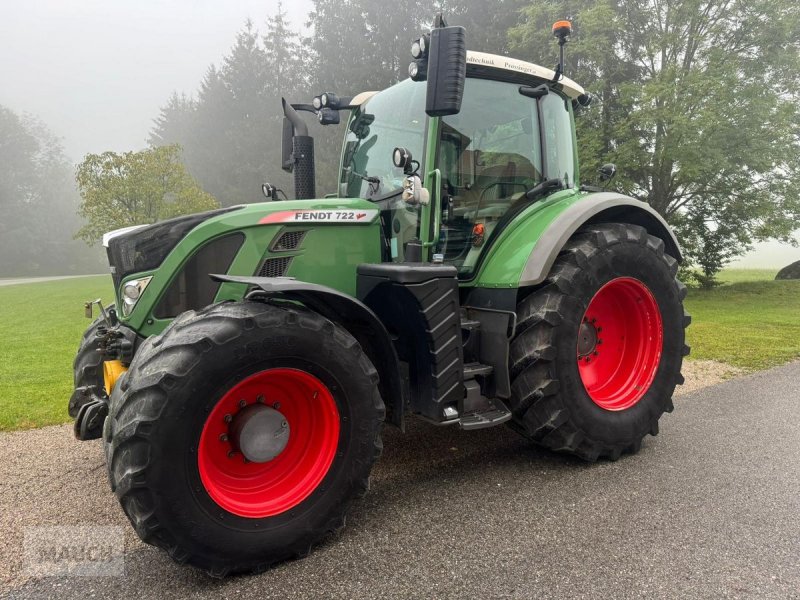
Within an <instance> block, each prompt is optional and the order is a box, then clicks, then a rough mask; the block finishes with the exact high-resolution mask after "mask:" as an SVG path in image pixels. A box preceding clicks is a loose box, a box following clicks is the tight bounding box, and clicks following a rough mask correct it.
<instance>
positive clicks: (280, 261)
mask: <svg viewBox="0 0 800 600" xmlns="http://www.w3.org/2000/svg"><path fill="white" fill-rule="evenodd" d="M291 262H292V257H291V256H281V257H280V258H268V259H267V260H265V261H264V264H262V265H261V269H259V271H258V276H259V277H283V275H284V273H286V270H287V269H288V268H289V264H290V263H291Z"/></svg>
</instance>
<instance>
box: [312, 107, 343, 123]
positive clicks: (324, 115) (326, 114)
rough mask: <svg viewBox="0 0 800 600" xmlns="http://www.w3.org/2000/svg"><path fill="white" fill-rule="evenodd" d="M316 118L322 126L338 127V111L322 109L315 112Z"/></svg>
mask: <svg viewBox="0 0 800 600" xmlns="http://www.w3.org/2000/svg"><path fill="white" fill-rule="evenodd" d="M317 118H318V119H319V122H320V123H321V124H322V125H338V124H339V111H338V110H335V109H333V108H328V107H323V108H321V109H319V112H317Z"/></svg>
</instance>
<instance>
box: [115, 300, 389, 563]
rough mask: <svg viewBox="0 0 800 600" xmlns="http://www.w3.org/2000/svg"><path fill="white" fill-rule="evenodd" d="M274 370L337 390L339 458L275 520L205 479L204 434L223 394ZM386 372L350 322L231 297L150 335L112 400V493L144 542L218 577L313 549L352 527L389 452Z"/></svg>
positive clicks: (185, 314) (297, 555) (191, 312)
mask: <svg viewBox="0 0 800 600" xmlns="http://www.w3.org/2000/svg"><path fill="white" fill-rule="evenodd" d="M272 368H293V369H302V370H304V371H305V372H307V373H310V374H312V375H314V376H315V377H317V378H318V379H319V380H320V381H322V382H324V384H325V385H326V386H327V387H328V389H330V390H331V394H332V396H333V398H334V400H335V402H336V407H337V409H338V414H339V427H340V429H339V438H338V442H336V443H337V447H336V454H335V457H334V458H333V459H332V463H331V465H330V468H329V470H328V471H327V473H326V474H325V476H324V478H323V479H322V481H321V482H320V483H319V485H318V486H317V487H316V488H315V489H314V490H313V492H312V493H311V494H310V495H309V496H308V497H307V498H305V499H304V500H303V501H302V502H300V503H299V504H297V505H296V506H294V507H292V508H291V510H287V511H285V512H282V513H280V514H276V515H274V516H267V517H264V518H248V517H242V516H238V515H237V514H233V513H232V512H229V511H227V510H225V509H223V508H222V507H221V506H220V505H219V504H218V503H217V502H215V501H214V500H213V499H212V497H211V496H210V495H209V493H208V492H207V490H206V488H205V487H204V485H203V483H202V481H201V479H200V474H199V467H198V457H197V456H196V455H195V451H196V450H197V449H198V442H199V440H200V434H201V431H202V429H203V426H204V423H205V421H206V416H207V415H208V414H210V411H211V410H212V407H213V406H215V404H216V402H217V400H219V399H220V398H221V397H223V394H224V393H225V391H226V390H228V389H230V387H231V386H232V385H233V384H235V383H236V382H238V381H242V380H243V379H244V378H246V377H248V376H250V375H252V374H254V373H260V372H264V370H268V369H272ZM377 384H378V374H377V371H376V370H375V368H374V367H373V365H372V363H371V362H370V361H369V359H368V358H367V357H366V355H365V354H364V352H363V351H362V350H361V347H360V346H359V344H358V342H357V341H356V340H355V339H354V338H353V337H352V336H351V335H350V334H349V333H348V332H347V331H346V330H344V329H343V328H342V327H340V326H338V325H335V324H333V323H331V322H330V321H328V320H327V319H325V318H323V317H321V316H320V315H318V314H316V313H312V312H309V311H306V310H303V309H300V308H287V307H278V306H275V305H270V304H266V303H260V302H226V303H221V304H216V305H212V306H210V307H207V308H205V309H203V310H200V311H197V312H195V311H189V312H187V313H184V314H183V315H181V316H179V317H178V318H177V319H176V320H175V321H173V323H172V324H171V325H170V326H169V327H168V328H167V329H166V330H165V331H164V332H163V333H162V334H161V335H160V336H155V337H151V338H149V339H147V340H146V341H145V342H144V343H143V344H142V345H141V347H140V348H139V350H138V352H137V354H136V355H135V357H134V359H133V362H132V363H131V366H130V369H129V370H128V371H127V373H126V374H125V375H124V376H123V377H122V378H121V379H120V382H119V384H118V385H117V386H116V387H115V389H114V390H113V392H112V395H111V402H110V404H111V406H110V414H109V417H108V418H107V419H106V423H105V427H104V432H103V438H104V442H105V449H106V459H107V467H108V475H109V480H110V482H111V488H112V490H113V491H114V492H115V494H116V495H117V497H118V499H119V501H120V503H121V505H122V508H123V510H124V511H125V514H126V515H127V516H128V518H129V519H130V521H131V523H132V524H133V527H134V528H135V530H136V532H137V534H138V535H139V537H140V538H141V539H142V540H143V541H145V542H147V543H148V544H153V545H155V546H159V547H161V548H163V549H165V550H166V551H167V552H168V553H169V554H170V556H171V557H172V558H173V559H175V560H176V561H178V562H181V563H189V564H192V565H194V566H195V567H198V568H200V569H203V570H205V571H206V572H208V573H209V574H210V575H213V576H217V577H222V576H225V575H227V574H229V573H236V572H253V571H261V570H263V569H265V568H267V567H268V566H270V565H272V564H274V563H276V562H280V561H282V560H285V559H288V558H296V557H300V556H305V555H306V554H308V552H310V550H311V547H312V546H313V545H314V544H316V543H318V542H319V541H320V540H321V539H322V538H324V537H325V536H326V535H328V534H329V533H331V532H333V531H336V530H338V529H339V528H341V527H342V526H344V520H345V513H346V512H347V510H348V508H349V506H350V505H351V503H352V501H353V499H354V498H356V497H357V496H361V495H363V494H364V493H366V491H367V489H368V484H369V474H370V470H371V468H372V465H373V463H374V462H375V460H376V459H377V458H378V456H379V455H380V453H381V449H382V445H381V438H380V430H381V426H382V422H383V418H384V405H383V401H382V400H381V397H380V395H379V392H378V385H377Z"/></svg>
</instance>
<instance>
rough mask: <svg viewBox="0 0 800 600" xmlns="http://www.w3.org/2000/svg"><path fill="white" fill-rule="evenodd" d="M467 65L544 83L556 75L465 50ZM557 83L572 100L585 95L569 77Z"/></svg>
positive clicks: (526, 64)
mask: <svg viewBox="0 0 800 600" xmlns="http://www.w3.org/2000/svg"><path fill="white" fill-rule="evenodd" d="M467 65H476V66H479V67H489V68H491V69H500V70H503V71H511V72H514V73H522V74H524V75H532V76H533V77H536V78H537V79H543V80H545V81H552V80H553V77H555V75H556V72H555V71H553V69H548V68H546V67H541V66H539V65H535V64H533V63H529V62H525V61H524V60H518V59H516V58H508V57H507V56H499V55H497V54H487V53H486V52H475V51H473V50H467ZM558 83H559V84H560V85H561V86H562V89H563V91H564V93H565V94H566V95H567V96H569V97H570V98H572V99H573V100H574V99H575V98H577V97H578V96H580V95H581V94H585V93H586V91H585V90H584V89H583V87H582V86H580V85H578V84H577V83H575V82H574V81H573V80H572V79H570V78H569V77H563V76H562V77H561V79H559V81H558Z"/></svg>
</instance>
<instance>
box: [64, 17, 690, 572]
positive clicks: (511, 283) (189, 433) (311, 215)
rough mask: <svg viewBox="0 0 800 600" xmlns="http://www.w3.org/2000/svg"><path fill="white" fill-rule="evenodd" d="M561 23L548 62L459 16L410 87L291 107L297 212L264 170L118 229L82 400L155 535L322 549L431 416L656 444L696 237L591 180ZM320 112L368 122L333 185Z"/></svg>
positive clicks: (111, 239)
mask: <svg viewBox="0 0 800 600" xmlns="http://www.w3.org/2000/svg"><path fill="white" fill-rule="evenodd" d="M554 33H555V34H556V36H557V38H558V39H559V43H560V45H561V48H562V52H561V55H562V60H561V61H560V63H559V66H558V67H557V68H556V69H555V70H550V69H545V68H542V67H540V66H537V65H533V64H530V63H526V62H522V61H519V60H514V59H511V58H505V57H501V56H494V55H490V54H483V53H479V52H468V51H466V45H465V31H464V29H463V28H461V27H448V26H447V25H446V24H445V23H444V20H443V19H442V18H441V17H437V20H436V22H435V23H434V27H433V28H432V29H431V30H430V31H429V32H426V33H424V34H423V35H422V36H421V37H420V38H419V39H418V40H416V41H415V42H414V44H413V46H412V55H413V57H414V61H413V62H412V63H411V66H410V67H409V74H410V78H409V79H407V80H405V81H402V82H400V83H398V84H396V85H394V86H392V87H390V88H388V89H386V90H384V91H381V92H377V93H374V92H367V93H361V94H358V95H356V96H354V97H350V98H346V97H341V96H337V95H335V94H333V93H326V94H321V95H320V96H317V97H316V98H314V101H313V103H311V104H294V105H292V104H289V103H287V102H285V101H284V106H283V108H284V114H285V119H284V129H283V140H282V141H283V168H284V169H286V170H289V171H291V172H293V177H294V186H295V195H296V199H295V200H279V199H278V195H279V193H280V192H279V191H278V190H276V189H275V188H274V186H271V185H268V184H265V186H264V191H265V193H266V195H267V196H268V197H270V199H271V201H267V202H264V203H258V204H249V205H242V206H234V207H229V208H224V209H220V210H215V211H211V212H207V213H202V214H194V215H190V216H185V217H179V218H175V219H171V220H168V221H163V222H160V223H156V224H153V225H146V226H144V225H143V226H138V227H129V228H127V229H125V230H119V231H114V232H110V233H108V234H106V236H105V237H104V245H105V246H106V247H107V250H108V257H109V263H110V265H111V273H112V276H113V280H114V286H115V290H116V302H115V306H114V307H109V308H107V309H104V308H103V307H102V305H101V307H100V310H101V313H102V314H101V317H100V318H99V319H97V320H96V321H95V322H94V323H93V324H92V325H91V327H90V328H89V329H88V331H87V332H86V334H85V335H84V338H83V342H82V345H81V347H80V350H79V352H78V356H77V357H76V359H75V384H76V385H75V392H74V394H73V395H72V397H71V399H70V403H69V410H70V414H71V415H72V416H73V417H75V433H76V436H77V437H78V438H79V439H82V440H87V439H95V438H99V437H101V436H102V438H103V443H104V448H105V455H106V459H107V466H108V475H109V479H110V482H111V488H112V490H113V491H114V493H115V494H116V495H117V497H118V499H119V501H120V503H121V505H122V508H123V510H124V511H125V514H126V515H127V516H128V518H129V519H130V521H131V523H132V525H133V527H134V528H135V529H136V532H137V533H138V535H139V536H140V537H141V538H142V540H144V541H145V542H148V543H150V544H154V545H156V546H159V547H161V548H163V549H165V550H166V551H167V552H168V553H169V554H170V556H172V558H174V559H175V560H177V561H179V562H186V563H189V564H192V565H194V566H196V567H199V568H201V569H204V570H205V571H207V572H209V573H211V574H213V575H217V576H223V575H225V574H228V573H233V572H242V571H257V570H261V569H264V568H266V567H268V566H269V565H271V564H273V563H275V562H278V561H281V560H284V559H287V558H291V557H297V556H304V555H305V554H307V553H308V552H309V551H310V549H311V548H312V546H313V545H314V544H316V543H317V542H319V541H320V540H321V539H322V538H323V537H325V536H326V534H328V533H330V532H332V531H335V530H337V529H338V528H340V527H342V526H343V524H344V519H345V513H346V512H347V510H348V507H349V506H350V505H351V503H352V502H353V500H354V499H355V498H357V497H359V496H361V495H363V494H364V493H366V492H367V489H368V487H369V475H370V470H371V468H372V466H373V463H374V462H375V461H376V459H377V458H378V457H379V455H380V454H381V447H382V446H381V428H382V426H383V424H384V422H388V423H389V424H391V425H394V426H396V427H399V428H400V429H403V428H404V424H405V422H406V420H407V419H408V418H409V416H410V415H414V416H415V417H418V418H421V419H424V420H426V421H428V422H430V423H433V424H436V425H441V426H453V427H460V428H462V429H465V430H472V429H480V428H484V427H493V426H497V425H503V424H506V425H508V426H510V427H512V428H513V429H514V430H515V431H518V432H519V433H520V434H522V435H524V436H525V437H526V438H528V439H530V440H531V441H532V442H535V443H536V444H539V445H540V446H543V447H544V448H547V449H550V450H553V451H559V452H568V453H572V454H574V455H577V456H579V457H581V458H582V459H585V460H587V461H594V460H597V459H599V458H606V459H611V460H615V459H617V458H618V457H619V456H620V455H621V454H623V453H632V452H636V451H637V450H638V449H639V448H640V446H641V443H642V439H643V438H644V436H645V435H647V434H651V435H655V434H657V433H658V422H659V419H660V417H661V416H662V414H663V413H664V412H669V411H671V410H672V400H671V397H672V394H673V391H674V389H675V386H676V385H677V384H680V383H682V382H683V380H682V377H681V363H682V360H683V357H684V356H685V355H686V354H687V353H688V347H687V346H686V345H685V343H684V328H685V327H686V326H687V325H688V324H689V317H688V316H687V315H686V313H685V312H684V309H683V305H682V301H683V298H684V296H685V288H684V286H683V285H682V284H681V283H680V282H679V281H677V279H676V273H677V270H678V263H679V262H680V260H681V254H680V250H679V247H678V243H677V241H676V239H675V236H674V235H673V233H672V232H671V230H670V229H669V227H668V226H667V224H666V223H665V222H664V220H663V219H662V218H661V217H660V216H659V215H658V214H657V213H656V212H655V211H654V210H652V209H651V208H650V207H649V206H648V205H646V204H644V203H641V202H639V201H636V200H634V199H632V198H629V197H626V196H623V195H620V194H617V193H613V192H608V191H604V190H603V189H602V188H594V187H588V186H582V185H581V183H580V182H581V178H580V176H579V170H578V160H577V152H576V140H575V128H574V114H575V112H576V111H577V110H579V109H580V108H581V107H582V106H584V105H586V104H588V101H589V97H588V95H587V94H586V93H585V92H584V90H583V89H582V88H581V87H580V86H579V85H578V84H577V83H575V82H574V81H571V80H570V79H568V78H566V77H564V75H563V45H564V43H565V42H566V40H567V36H568V35H569V33H570V26H569V23H568V22H560V23H557V24H556V26H555V27H554ZM302 113H313V114H314V115H316V117H317V119H318V120H319V121H320V122H321V123H322V124H323V125H325V124H332V123H338V122H339V120H340V118H341V119H342V120H345V119H346V134H345V137H344V142H343V146H342V154H341V164H340V179H339V189H338V190H337V191H336V193H333V194H328V195H326V196H325V197H324V198H321V199H315V198H316V192H315V178H314V145H313V139H312V137H311V136H309V133H308V125H307V124H306V122H305V121H304V119H303V118H302V116H301V114H302ZM613 171H614V168H613V165H607V166H606V167H604V169H602V175H601V179H608V178H609V177H610V176H612V175H613ZM95 302H96V301H95ZM92 304H93V303H88V304H87V312H88V313H89V316H91V312H92Z"/></svg>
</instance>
